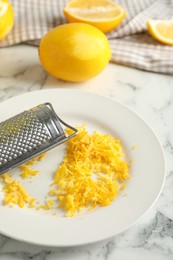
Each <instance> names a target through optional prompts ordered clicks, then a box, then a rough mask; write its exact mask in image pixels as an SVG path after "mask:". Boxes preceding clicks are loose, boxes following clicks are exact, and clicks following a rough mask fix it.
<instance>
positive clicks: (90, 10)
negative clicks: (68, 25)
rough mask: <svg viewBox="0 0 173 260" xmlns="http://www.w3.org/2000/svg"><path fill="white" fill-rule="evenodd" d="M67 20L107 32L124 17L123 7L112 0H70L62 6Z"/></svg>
mask: <svg viewBox="0 0 173 260" xmlns="http://www.w3.org/2000/svg"><path fill="white" fill-rule="evenodd" d="M64 15H65V16H66V18H67V20H68V22H83V23H88V24H91V25H93V26H96V27H97V28H99V29H100V30H101V31H102V32H108V31H111V30H112V29H114V28H116V27H117V26H118V25H119V24H120V23H121V21H122V20H123V19H124V18H125V16H126V12H125V10H124V8H123V7H122V6H121V5H119V4H117V3H115V2H114V1H112V0H71V1H69V2H68V3H67V4H66V6H65V8H64Z"/></svg>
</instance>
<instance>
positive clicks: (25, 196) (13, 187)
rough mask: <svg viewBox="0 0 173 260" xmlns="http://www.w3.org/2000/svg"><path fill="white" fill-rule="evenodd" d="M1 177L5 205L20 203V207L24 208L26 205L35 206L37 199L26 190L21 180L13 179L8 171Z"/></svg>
mask: <svg viewBox="0 0 173 260" xmlns="http://www.w3.org/2000/svg"><path fill="white" fill-rule="evenodd" d="M0 177H1V180H2V183H3V185H4V187H3V189H2V191H3V193H4V200H3V203H4V205H7V204H10V205H18V206H19V207H20V208H23V207H24V206H25V205H27V206H28V207H35V199H34V198H32V197H31V196H30V195H29V193H27V192H26V190H25V189H24V187H23V186H22V184H21V183H20V182H19V181H17V180H13V179H12V178H11V176H10V174H8V173H5V174H3V175H1V176H0Z"/></svg>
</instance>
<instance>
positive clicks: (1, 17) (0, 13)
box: [0, 0, 14, 40]
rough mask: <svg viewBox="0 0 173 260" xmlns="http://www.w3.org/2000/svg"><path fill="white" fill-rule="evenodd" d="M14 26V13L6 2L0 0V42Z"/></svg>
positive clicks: (5, 0)
mask: <svg viewBox="0 0 173 260" xmlns="http://www.w3.org/2000/svg"><path fill="white" fill-rule="evenodd" d="M13 24H14V11H13V7H12V5H11V4H10V3H9V1H8V0H0V40H2V39H3V38H5V37H6V36H7V34H8V33H9V32H10V30H11V29H12V27H13Z"/></svg>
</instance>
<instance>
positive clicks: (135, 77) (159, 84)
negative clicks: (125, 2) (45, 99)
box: [0, 45, 173, 260]
mask: <svg viewBox="0 0 173 260" xmlns="http://www.w3.org/2000/svg"><path fill="white" fill-rule="evenodd" d="M59 87H63V88H67V87H70V88H78V89H81V90H86V91H89V92H93V93H96V94H100V95H104V96H107V97H111V98H113V99H115V100H116V101H119V102H121V103H123V104H125V105H127V106H128V107H129V108H132V109H133V110H134V111H136V112H137V113H138V114H140V115H141V116H142V117H143V118H144V119H145V120H146V121H147V122H148V123H149V124H150V126H151V127H152V128H153V129H154V131H155V132H156V134H157V135H158V137H159V139H160V141H161V143H162V145H163V148H164V151H165V155H166V161H167V177H166V183H165V186H164V189H163V191H162V193H161V196H160V198H159V200H158V201H157V203H156V204H155V206H154V207H153V208H152V210H150V212H149V213H147V215H146V216H145V217H144V218H143V219H142V220H140V221H139V222H138V223H137V224H136V225H135V226H133V227H131V228H130V229H128V230H127V231H126V232H124V233H121V234H119V235H117V236H115V237H114V238H111V239H109V240H107V241H102V242H99V243H95V244H92V245H86V246H81V247H72V248H48V247H41V246H35V245H30V244H27V243H23V242H19V241H15V240H13V239H11V238H8V237H5V236H3V235H0V259H3V260H12V259H15V260H16V259H33V260H55V259H63V260H65V259H70V260H73V259H75V260H79V259H83V260H85V259H86V260H95V259H98V260H106V259H108V260H114V259H116V260H126V259H127V260H131V259H133V260H134V259H140V260H143V259H145V260H150V259H152V260H155V259H157V260H171V259H173V195H172V194H173V191H172V190H173V188H172V186H173V77H172V76H167V75H159V74H154V73H148V72H144V71H140V70H136V69H131V68H126V67H123V66H119V65H115V64H109V65H108V66H107V68H106V69H105V70H104V71H103V72H102V73H101V74H100V75H99V76H98V77H96V78H94V79H92V80H90V81H88V82H85V83H82V84H81V83H80V84H74V83H65V82H62V81H59V80H57V79H54V78H52V77H50V76H48V75H47V73H46V72H45V71H44V70H43V68H42V67H41V65H40V62H39V58H38V50H37V48H36V47H32V46H27V45H21V46H15V47H10V48H4V49H0V102H2V101H3V100H5V99H8V98H10V97H12V96H15V95H19V94H21V93H24V92H28V91H34V90H38V89H44V88H59ZM1 113H3V111H1Z"/></svg>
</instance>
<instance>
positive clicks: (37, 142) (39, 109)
mask: <svg viewBox="0 0 173 260" xmlns="http://www.w3.org/2000/svg"><path fill="white" fill-rule="evenodd" d="M61 125H64V126H66V127H68V128H70V129H72V130H73V133H72V134H71V135H70V136H66V135H65V133H64V130H63V128H62V126H61ZM76 134H77V130H76V129H75V128H73V127H71V126H70V125H68V124H67V123H65V122H64V121H62V120H61V119H60V118H59V117H58V116H57V114H56V113H55V111H54V110H53V107H52V105H51V104H50V103H45V104H41V105H39V106H36V107H34V108H32V109H30V110H27V111H24V112H22V113H20V114H18V115H16V116H14V117H11V118H9V119H8V120H6V121H3V122H1V123H0V174H2V173H4V172H6V171H8V170H10V169H12V168H14V167H16V166H18V165H20V164H22V163H24V162H26V161H28V160H30V159H32V158H34V157H35V156H37V155H39V154H41V153H43V152H45V151H47V150H49V149H51V148H53V147H55V146H57V145H59V144H61V143H63V142H65V141H67V140H68V139H69V138H71V137H73V136H74V135H76Z"/></svg>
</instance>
